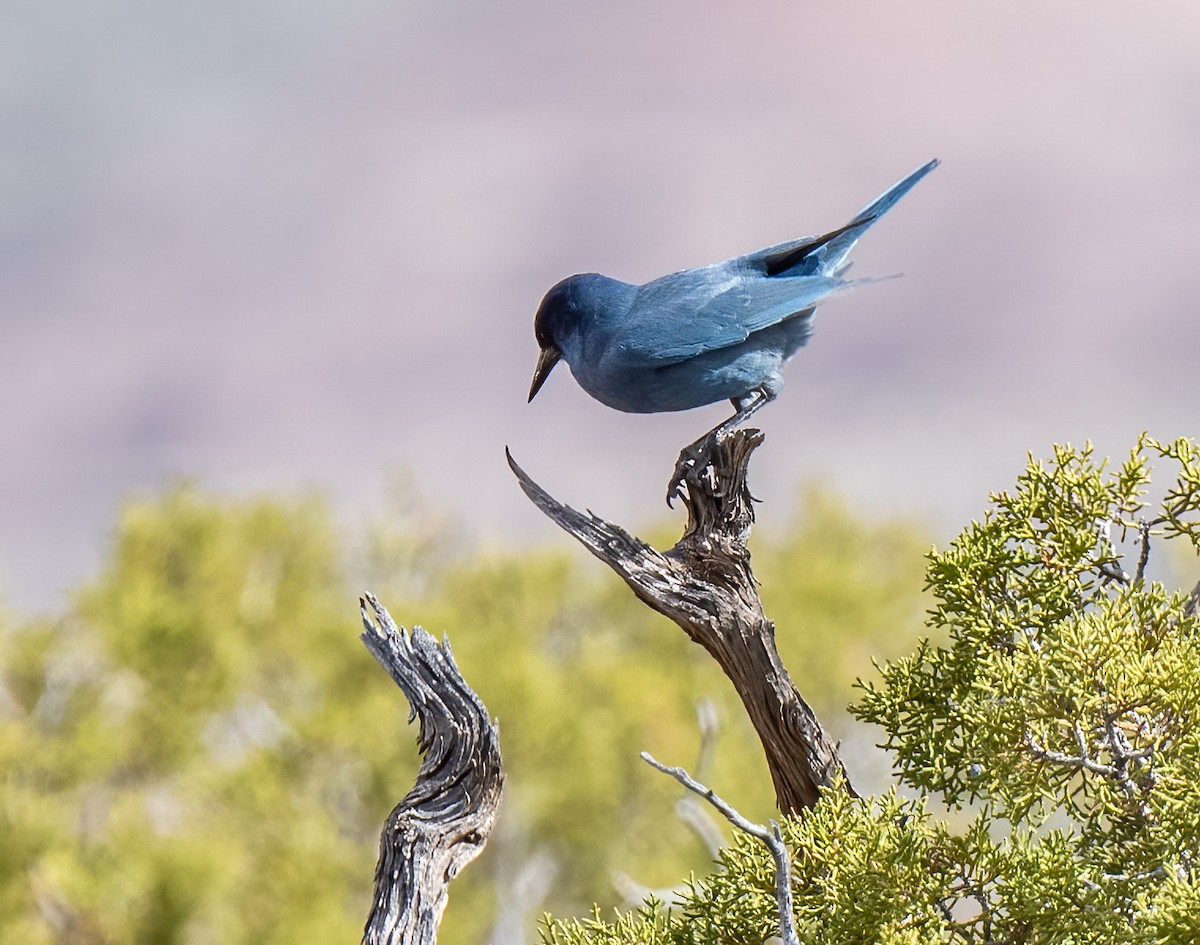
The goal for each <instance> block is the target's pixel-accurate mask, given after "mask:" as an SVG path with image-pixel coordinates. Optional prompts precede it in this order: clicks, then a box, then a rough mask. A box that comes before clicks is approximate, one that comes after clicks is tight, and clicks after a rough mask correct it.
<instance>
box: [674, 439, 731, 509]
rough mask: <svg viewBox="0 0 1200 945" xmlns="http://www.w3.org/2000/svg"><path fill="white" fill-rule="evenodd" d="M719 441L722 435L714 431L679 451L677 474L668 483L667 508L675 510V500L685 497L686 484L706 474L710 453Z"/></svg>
mask: <svg viewBox="0 0 1200 945" xmlns="http://www.w3.org/2000/svg"><path fill="white" fill-rule="evenodd" d="M719 439H720V433H719V432H718V431H717V430H712V431H710V432H708V433H706V434H705V435H704V436H702V437H700V439H698V440H697V441H696V442H695V443H692V444H690V445H688V446H685V447H684V448H683V449H682V450H680V451H679V459H677V460H676V461H675V473H674V474H673V475H672V476H671V481H670V482H669V483H667V508H674V505H673V504H672V503H673V502H674V500H675V499H682V498H683V497H684V495H683V485H684V483H689V484H690V483H692V482H694V481H695V478H696V477H697V476H700V475H702V474H703V473H704V470H705V468H706V467H708V466H709V465H710V463H709V453H710V452H711V451H712V448H713V447H714V446H716V445H717V442H718V440H719ZM689 487H690V486H689Z"/></svg>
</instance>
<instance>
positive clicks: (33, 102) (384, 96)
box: [0, 0, 1200, 611]
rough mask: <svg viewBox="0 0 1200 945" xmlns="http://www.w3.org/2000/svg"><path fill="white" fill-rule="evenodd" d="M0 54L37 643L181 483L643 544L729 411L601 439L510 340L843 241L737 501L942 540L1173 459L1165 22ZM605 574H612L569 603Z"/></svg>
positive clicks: (1193, 246)
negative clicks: (621, 282)
mask: <svg viewBox="0 0 1200 945" xmlns="http://www.w3.org/2000/svg"><path fill="white" fill-rule="evenodd" d="M3 20H4V22H3V24H2V26H0V122H2V124H3V134H0V198H2V203H0V205H2V206H3V207H4V212H3V213H2V214H0V430H2V431H3V433H4V439H3V443H4V448H5V455H4V462H3V464H0V597H2V598H3V599H5V600H7V602H8V603H9V604H10V605H11V606H13V607H15V608H16V609H17V610H19V611H29V610H33V609H39V608H45V607H53V606H55V605H56V604H57V603H58V602H59V601H60V600H61V594H62V591H63V590H64V589H66V588H69V587H71V586H73V585H76V584H77V583H78V582H79V581H80V579H81V578H82V577H83V576H85V575H86V574H88V573H89V572H91V571H92V570H93V569H94V568H95V566H96V563H97V561H98V560H99V558H100V557H101V556H102V554H103V552H104V549H105V546H106V542H107V541H108V538H109V535H110V532H111V528H112V524H113V522H114V521H115V517H116V515H117V511H118V509H119V507H120V503H121V502H122V500H123V499H125V498H127V497H129V496H132V495H145V494H152V493H154V492H155V491H158V490H160V489H162V488H163V487H164V485H165V484H167V483H169V482H170V481H171V478H172V477H173V476H175V475H179V474H182V475H186V476H190V477H193V478H195V479H196V480H197V481H199V482H200V483H201V484H202V485H205V486H208V487H212V488H215V489H222V490H229V491H232V492H233V493H235V494H247V495H248V494H252V493H254V492H256V491H259V490H271V491H280V490H283V491H296V490H300V489H304V488H309V487H316V488H318V489H320V490H322V491H324V492H325V493H327V494H328V495H329V496H330V498H331V500H332V501H333V503H334V504H335V507H336V508H338V509H339V510H340V511H342V512H344V513H345V514H346V516H347V518H349V519H351V520H355V518H356V516H357V517H359V518H360V519H361V518H362V517H365V516H366V515H369V514H370V513H371V512H372V511H376V512H378V511H380V510H382V507H383V506H382V502H381V499H380V496H381V495H382V494H383V492H384V491H385V488H386V486H387V484H388V483H389V482H390V481H392V478H393V477H394V476H395V474H396V472H397V471H398V470H405V471H407V472H408V473H409V474H410V476H411V481H412V482H413V483H415V484H416V487H417V488H418V489H420V490H421V491H422V493H423V494H424V495H425V496H426V498H427V501H428V502H429V503H430V504H431V505H433V506H435V507H438V508H442V509H445V510H450V511H452V512H454V513H455V514H457V515H458V516H460V517H461V518H462V519H463V520H464V521H466V522H468V523H472V524H473V525H474V526H475V527H477V528H478V530H479V531H480V533H481V534H483V535H484V536H492V538H491V540H493V541H501V540H513V541H520V542H536V543H550V542H566V541H567V539H566V538H565V536H562V535H561V534H559V533H557V531H556V530H555V529H554V527H553V526H552V525H550V524H549V523H548V522H547V521H545V520H544V519H543V518H542V517H541V515H540V513H538V512H537V511H536V510H535V509H534V508H533V507H532V506H531V505H529V503H528V502H527V501H526V500H525V498H524V497H523V495H522V494H521V493H520V490H519V489H518V488H517V486H516V484H515V482H514V481H513V479H512V477H511V475H510V473H509V471H508V469H507V467H506V465H505V463H504V446H505V445H506V444H507V445H509V446H510V447H511V448H512V450H513V453H514V454H515V456H516V457H517V459H518V460H519V461H520V462H521V464H522V465H523V466H524V467H525V468H526V469H527V470H528V471H529V472H530V474H531V475H533V476H534V477H535V478H536V479H538V480H539V481H540V482H542V484H543V485H545V486H546V487H547V488H548V489H549V490H550V491H551V492H552V493H554V494H555V495H556V496H558V497H559V498H561V499H563V500H564V501H567V502H569V503H571V504H574V505H576V506H584V507H589V508H591V509H593V510H595V511H596V512H597V513H599V514H602V515H604V516H606V517H608V518H612V519H615V520H617V521H619V522H621V523H622V524H624V525H626V526H628V527H631V528H635V529H636V528H637V527H638V526H639V525H645V524H646V523H648V522H651V521H657V520H661V518H662V516H663V515H665V514H666V509H665V506H663V505H662V495H663V491H664V487H665V483H666V479H667V477H668V475H669V473H670V471H671V468H672V465H673V462H674V458H675V455H676V453H677V452H678V449H679V448H680V447H681V446H682V445H684V444H685V443H687V442H690V441H691V440H692V439H693V438H695V437H696V436H697V435H699V434H700V433H702V432H703V431H704V430H706V429H708V428H709V427H710V426H712V425H713V424H714V423H716V422H717V421H718V420H720V419H721V418H723V417H724V416H725V415H726V413H727V412H728V407H727V406H726V405H720V406H715V407H709V408H705V409H704V410H701V411H694V412H690V413H683V414H668V415H660V416H629V415H623V414H619V413H616V412H614V411H612V410H609V409H608V408H605V407H603V406H601V405H600V404H598V403H596V402H594V401H592V400H590V399H589V398H587V396H586V395H584V394H583V393H582V392H581V391H580V390H579V389H578V388H577V387H576V386H575V384H574V383H573V381H572V380H571V378H570V376H569V374H568V372H567V371H566V370H563V369H560V370H559V371H556V372H555V374H554V375H553V376H552V378H551V379H550V381H549V383H548V384H547V385H546V387H545V388H544V389H543V391H542V393H541V394H540V395H539V397H538V398H537V400H535V401H534V403H533V404H531V405H527V404H526V403H525V399H526V394H527V391H528V386H529V379H530V375H531V373H532V371H533V366H534V361H535V358H536V346H535V344H534V341H533V337H532V329H531V324H532V318H533V313H534V311H535V309H536V307H537V304H538V302H539V301H540V299H541V297H542V294H543V293H544V292H545V291H546V289H547V288H548V287H549V286H550V285H551V284H553V283H554V282H556V281H557V280H558V279H560V278H562V277H564V276H566V275H569V274H571V273H573V272H580V271H600V272H604V273H606V274H608V275H611V276H614V277H616V278H621V279H625V280H627V281H639V282H640V281H644V280H647V279H650V278H653V277H655V276H658V275H662V274H664V273H666V272H668V271H672V270H675V269H680V268H684V267H688V266H693V265H700V264H704V263H709V262H714V261H716V260H719V259H723V258H726V257H728V256H732V255H735V254H738V253H742V252H746V251H748V250H751V249H754V248H757V247H760V246H764V245H768V244H770V243H775V242H779V241H782V240H785V239H789V238H792V237H797V236H802V235H806V234H811V233H815V232H820V231H823V230H827V229H830V228H832V227H835V226H837V225H839V224H841V223H843V222H845V221H846V220H847V219H848V218H849V217H850V215H851V214H853V213H854V212H855V211H856V210H857V209H858V208H859V207H861V206H862V205H863V204H864V203H866V202H867V201H868V200H869V199H870V198H872V197H873V196H875V195H876V194H877V193H879V192H880V191H881V190H883V189H884V188H885V187H887V186H888V185H890V184H891V183H892V182H893V181H895V180H897V179H898V178H900V177H901V176H903V175H904V174H906V173H908V172H909V171H910V170H912V169H913V168H915V167H917V166H918V165H920V164H922V163H924V162H925V161H926V160H928V159H929V158H932V157H940V158H941V159H942V161H943V164H942V166H941V167H940V168H939V169H938V170H937V171H936V172H935V173H934V174H932V175H931V176H930V177H929V178H927V179H926V180H925V181H923V182H922V183H921V184H920V185H919V186H918V188H917V189H916V190H914V191H913V192H912V193H911V194H910V195H909V196H908V197H907V198H906V199H905V200H904V201H903V202H902V203H901V204H900V205H899V206H898V207H897V208H896V209H895V210H894V211H892V213H891V214H890V215H889V216H888V218H887V219H886V220H885V221H884V222H882V223H881V224H880V225H879V226H878V227H876V228H875V229H874V230H872V231H871V233H870V234H869V235H868V237H867V238H866V239H865V240H864V241H863V243H862V244H860V246H859V247H858V249H857V250H856V253H855V259H856V264H855V269H854V272H855V274H856V275H887V274H891V273H896V272H903V273H904V278H902V279H899V280H894V281H889V282H885V283H882V284H880V285H876V286H872V287H869V288H865V289H862V290H860V291H857V292H855V293H853V294H851V295H850V296H848V297H845V298H842V299H838V300H835V301H833V302H831V303H829V304H828V305H826V306H824V307H823V308H822V309H821V311H820V313H819V315H818V321H817V330H816V334H815V336H814V338H813V340H812V342H811V343H810V345H809V347H808V348H806V349H805V350H803V351H801V352H800V354H799V355H798V356H797V357H796V359H795V360H794V361H793V362H792V364H791V365H790V367H789V370H788V374H787V380H788V383H787V387H786V388H785V390H784V392H783V395H782V397H781V398H780V400H779V401H777V402H776V403H774V404H772V405H771V406H769V407H768V408H766V409H765V410H763V411H762V412H761V413H760V414H758V416H757V417H756V423H757V425H759V426H761V427H762V428H763V429H764V430H765V431H766V434H767V441H766V444H765V445H764V447H763V448H762V449H760V450H759V452H758V454H757V455H756V458H755V463H754V466H753V467H752V484H753V486H754V489H755V493H756V494H757V495H759V496H760V497H761V498H763V499H764V500H765V505H764V506H763V509H762V511H761V513H760V515H761V517H762V518H768V517H770V516H771V515H773V514H778V515H783V514H786V512H787V511H788V510H790V509H791V507H792V503H793V499H794V496H795V491H796V486H797V485H798V484H800V483H803V482H806V481H810V480H814V479H816V480H820V481H822V482H824V483H826V484H828V485H830V486H832V487H833V488H836V489H838V490H840V491H842V492H843V493H845V494H846V495H847V496H848V497H849V498H850V499H851V501H852V502H854V504H855V505H856V507H858V508H860V509H861V510H862V511H863V512H864V513H867V514H888V515H891V514H912V515H917V516H921V517H925V518H927V519H929V520H930V521H931V523H933V524H934V526H936V528H938V529H939V530H940V534H943V535H945V536H949V535H950V534H952V532H953V530H954V529H955V528H956V527H957V526H958V525H960V524H961V523H962V522H963V521H965V520H966V519H967V518H970V517H972V516H975V515H978V514H979V513H980V512H981V511H982V509H983V503H984V499H985V494H986V492H987V491H988V490H989V489H995V488H1002V487H1004V486H1006V485H1008V484H1010V483H1011V482H1012V479H1013V477H1014V475H1015V473H1016V472H1017V471H1018V470H1019V468H1020V467H1021V465H1022V464H1023V462H1024V457H1025V453H1026V451H1027V450H1032V451H1034V452H1035V453H1040V454H1045V453H1047V452H1048V451H1049V448H1050V444H1051V443H1053V442H1055V441H1062V440H1072V441H1076V442H1079V441H1082V440H1083V439H1085V438H1089V437H1090V438H1091V439H1093V440H1095V441H1096V442H1097V444H1098V446H1099V447H1100V449H1101V450H1103V451H1105V452H1112V453H1121V452H1123V451H1124V450H1126V449H1127V448H1128V446H1129V445H1130V444H1131V443H1132V441H1133V439H1134V438H1135V436H1136V435H1137V433H1138V431H1140V430H1142V429H1143V428H1149V429H1150V430H1151V431H1152V432H1154V433H1156V434H1158V435H1160V436H1163V437H1173V436H1176V435H1180V434H1186V435H1192V436H1195V435H1198V434H1200V429H1198V423H1197V420H1198V414H1200V397H1198V387H1200V385H1198V383H1197V379H1196V373H1197V372H1196V360H1197V354H1196V353H1197V351H1200V264H1198V263H1197V261H1196V256H1197V249H1198V247H1200V233H1198V229H1200V54H1198V53H1197V50H1200V6H1198V5H1197V4H1196V3H1195V0H1171V2H1155V3H1152V4H1150V3H1146V4H1131V3H1128V2H1114V0H1088V2H1084V0H1064V2H1046V0H979V2H969V3H966V2H963V0H918V2H906V3H903V4H900V3H895V2H893V0H865V2H857V3H853V4H849V3H829V2H820V3H817V2H796V0H789V2H765V3H745V4H732V3H728V2H715V0H688V2H676V0H671V2H664V3H656V4H648V3H645V2H632V0H606V2H602V3H601V2H594V3H588V2H574V3H551V2H548V0H528V2H509V3H504V4H494V3H482V2H478V3H465V2H462V3H456V2H447V0H437V2H433V0H429V2H409V3H396V2H389V3H385V2H375V0H372V2H364V3H336V4H335V3H324V4H319V3H312V2H309V3H295V2H282V0H276V2H264V0H237V2H231V0H221V2H210V3H205V4H151V5H147V4H142V3H134V2H116V0H110V2H104V0H98V2H95V3H89V4H67V3H53V2H44V3H39V4H25V5H21V6H20V7H17V8H13V9H10V10H8V11H6V13H5V14H4V15H3ZM598 567H599V566H598Z"/></svg>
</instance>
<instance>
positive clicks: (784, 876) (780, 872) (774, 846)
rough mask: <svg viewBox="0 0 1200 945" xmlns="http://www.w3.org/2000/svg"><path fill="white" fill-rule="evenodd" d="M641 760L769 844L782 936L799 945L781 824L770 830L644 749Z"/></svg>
mask: <svg viewBox="0 0 1200 945" xmlns="http://www.w3.org/2000/svg"><path fill="white" fill-rule="evenodd" d="M642 760H643V761H644V762H646V764H648V765H650V767H652V768H657V769H658V770H659V771H661V772H662V773H663V774H669V775H670V776H671V777H673V778H674V779H675V780H676V781H678V782H679V783H680V784H682V785H683V786H684V787H685V788H687V789H688V790H689V791H691V792H692V793H694V794H697V795H699V796H700V797H702V798H704V799H705V800H706V801H708V802H709V803H710V804H712V806H713V807H715V808H716V809H717V810H718V811H719V812H720V813H721V816H723V817H724V818H725V819H726V820H728V821H729V822H730V823H731V824H733V825H734V826H735V827H737V829H738V830H741V831H742V832H743V833H748V834H749V835H750V836H752V837H754V838H755V839H757V840H761V841H762V842H763V843H764V844H765V845H766V847H767V849H768V850H770V851H771V856H772V858H773V859H774V860H775V903H776V905H777V906H778V907H779V937H780V938H781V939H783V943H784V945H800V939H799V938H798V937H797V935H796V919H795V914H794V912H793V906H792V859H791V855H790V854H789V853H788V848H787V844H785V843H784V842H783V836H782V835H781V834H780V832H779V824H777V823H775V821H771V827H770V829H769V830H768V829H767V828H766V827H764V826H762V825H761V824H756V823H754V822H753V821H750V820H747V819H746V818H745V817H743V816H742V815H741V814H740V813H738V811H737V810H735V809H734V808H733V807H732V806H731V805H730V804H729V803H728V802H727V801H725V800H723V799H722V798H721V797H720V795H718V794H717V793H716V792H715V791H714V790H713V789H712V788H708V787H705V786H704V785H703V784H701V783H700V782H699V781H697V780H696V779H695V778H693V777H692V776H691V775H689V774H688V773H687V772H686V771H684V770H683V768H677V767H676V768H673V767H671V766H670V765H664V764H663V763H662V762H660V761H657V760H656V759H655V758H654V757H653V756H652V755H651V754H650V753H649V752H648V751H644V752H642Z"/></svg>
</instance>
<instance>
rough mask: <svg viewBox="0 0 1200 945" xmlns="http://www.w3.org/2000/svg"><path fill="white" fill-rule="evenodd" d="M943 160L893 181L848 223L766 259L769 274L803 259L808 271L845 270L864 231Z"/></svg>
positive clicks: (784, 272)
mask: <svg viewBox="0 0 1200 945" xmlns="http://www.w3.org/2000/svg"><path fill="white" fill-rule="evenodd" d="M940 163H941V162H940V161H939V160H938V159H937V158H934V159H933V160H932V161H930V162H929V163H928V164H926V165H925V166H924V167H919V168H917V169H916V170H915V171H913V172H912V173H911V174H909V175H908V176H907V177H906V178H904V180H902V181H900V182H899V183H896V184H893V185H892V186H891V187H889V188H888V189H887V190H885V191H884V192H883V193H882V194H880V195H879V196H878V197H876V198H875V199H874V200H872V201H871V202H870V203H869V204H867V205H866V206H865V207H863V208H862V210H860V211H859V212H858V214H857V215H856V216H855V217H854V219H852V220H851V221H850V222H849V223H847V224H846V225H845V226H840V227H838V228H837V229H836V230H832V231H830V232H829V233H826V234H825V235H824V236H818V237H817V238H816V239H813V240H806V241H805V242H804V243H803V244H801V245H799V246H793V247H790V248H788V249H787V250H784V251H783V252H780V253H777V254H775V255H774V256H770V257H767V259H766V260H765V263H766V270H767V275H791V274H792V273H790V272H788V270H790V269H792V268H794V267H796V266H797V265H799V264H800V263H801V262H804V263H806V265H805V266H804V267H803V268H804V270H805V272H810V271H812V272H823V273H825V274H827V275H837V274H838V273H841V272H843V271H845V269H846V267H847V266H848V265H849V263H848V262H847V261H846V257H847V256H849V255H850V250H852V249H853V248H854V244H855V243H857V242H858V241H859V239H860V238H861V237H862V235H863V234H864V233H865V232H866V231H867V230H868V228H870V226H871V224H873V223H874V222H875V221H876V220H878V219H879V218H880V217H881V216H883V215H884V214H885V213H887V212H888V211H889V210H891V209H892V207H894V206H895V205H896V204H897V203H898V202H899V201H900V198H901V197H903V196H904V195H905V194H907V193H908V192H909V191H910V190H912V189H913V187H915V186H916V185H917V182H918V181H919V180H920V179H921V178H922V177H924V176H925V175H926V174H928V173H929V172H930V171H932V170H933V169H934V168H935V167H937V166H938V164H940Z"/></svg>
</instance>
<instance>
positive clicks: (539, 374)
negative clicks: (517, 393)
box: [529, 348, 562, 400]
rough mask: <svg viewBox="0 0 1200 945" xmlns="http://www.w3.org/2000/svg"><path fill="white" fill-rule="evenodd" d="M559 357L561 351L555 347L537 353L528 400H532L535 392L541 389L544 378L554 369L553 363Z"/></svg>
mask: <svg viewBox="0 0 1200 945" xmlns="http://www.w3.org/2000/svg"><path fill="white" fill-rule="evenodd" d="M561 357H562V352H561V351H559V350H558V349H557V348H543V349H542V353H541V354H540V355H538V363H537V367H536V368H535V369H534V371H533V383H532V384H530V385H529V399H530V400H533V398H534V396H535V395H536V394H537V392H538V391H539V390H541V389H542V385H543V384H545V383H546V378H548V377H549V376H550V372H551V371H552V370H554V365H556V364H558V361H559V358H561Z"/></svg>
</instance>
